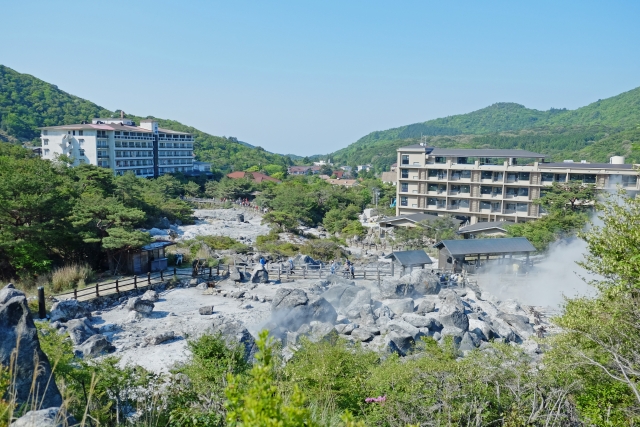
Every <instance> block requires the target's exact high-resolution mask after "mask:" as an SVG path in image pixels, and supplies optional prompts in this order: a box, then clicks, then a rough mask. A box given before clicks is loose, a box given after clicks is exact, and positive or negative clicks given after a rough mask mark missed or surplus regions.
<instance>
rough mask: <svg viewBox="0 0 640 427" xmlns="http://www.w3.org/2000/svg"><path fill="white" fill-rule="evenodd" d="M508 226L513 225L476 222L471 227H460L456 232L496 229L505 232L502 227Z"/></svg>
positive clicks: (498, 222)
mask: <svg viewBox="0 0 640 427" xmlns="http://www.w3.org/2000/svg"><path fill="white" fill-rule="evenodd" d="M510 224H514V223H513V222H510V221H489V222H478V223H475V224H473V225H467V226H466V227H461V228H460V230H458V233H471V232H474V231H484V230H492V229H496V228H497V229H499V230H502V231H506V230H505V229H504V227H505V226H507V225H510Z"/></svg>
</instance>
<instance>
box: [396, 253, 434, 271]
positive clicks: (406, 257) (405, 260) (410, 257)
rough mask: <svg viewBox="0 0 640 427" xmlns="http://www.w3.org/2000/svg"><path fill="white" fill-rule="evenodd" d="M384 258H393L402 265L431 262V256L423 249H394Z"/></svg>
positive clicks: (408, 265)
mask: <svg viewBox="0 0 640 427" xmlns="http://www.w3.org/2000/svg"><path fill="white" fill-rule="evenodd" d="M385 258H395V259H396V261H398V262H399V263H400V264H401V265H403V266H404V267H410V266H413V265H423V264H432V262H431V258H429V255H427V253H426V252H425V251H423V250H418V251H396V252H392V253H390V254H389V255H387V256H386V257H385Z"/></svg>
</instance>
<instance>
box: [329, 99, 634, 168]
mask: <svg viewBox="0 0 640 427" xmlns="http://www.w3.org/2000/svg"><path fill="white" fill-rule="evenodd" d="M639 126H640V88H636V89H633V90H631V91H628V92H625V93H622V94H620V95H617V96H614V97H611V98H608V99H604V100H598V101H596V102H594V103H592V104H589V105H587V106H585V107H582V108H579V109H577V110H567V109H555V108H552V109H550V110H548V111H539V110H534V109H529V108H526V107H524V106H522V105H520V104H515V103H497V104H493V105H491V106H489V107H486V108H482V109H480V110H477V111H474V112H471V113H468V114H460V115H456V116H450V117H444V118H440V119H435V120H429V121H426V122H424V123H414V124H411V125H407V126H401V127H398V128H393V129H388V130H385V131H376V132H372V133H370V134H368V135H366V136H364V137H362V138H360V139H359V140H358V141H356V142H355V143H353V144H351V145H349V146H348V147H346V148H343V149H341V150H338V151H336V152H335V153H333V154H331V157H332V158H333V159H335V160H336V161H338V162H343V163H348V164H362V163H372V164H373V165H374V167H375V168H376V170H378V171H381V170H385V169H388V166H389V165H390V164H391V163H394V162H395V159H396V151H395V150H396V149H397V148H398V147H401V146H404V145H410V144H415V143H417V142H419V141H420V138H421V137H425V138H426V140H427V142H428V143H429V144H430V145H434V146H438V147H457V148H518V149H526V150H531V151H538V152H541V153H543V154H547V155H549V158H550V160H555V161H561V160H564V159H574V160H581V159H586V160H589V161H592V162H605V161H608V158H609V157H610V156H611V155H624V156H627V157H628V160H629V161H635V162H637V161H640V157H639V155H638V154H639V153H638V152H637V151H636V150H634V149H633V144H634V143H637V142H638V141H640V131H639Z"/></svg>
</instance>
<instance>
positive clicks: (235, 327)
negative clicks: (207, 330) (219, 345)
mask: <svg viewBox="0 0 640 427" xmlns="http://www.w3.org/2000/svg"><path fill="white" fill-rule="evenodd" d="M211 331H212V332H213V333H214V334H217V333H219V334H220V336H222V338H224V339H225V340H226V341H227V342H229V343H240V344H241V345H242V347H243V348H244V358H245V360H246V361H250V360H253V356H254V355H255V354H256V352H257V351H258V347H257V346H256V340H255V339H254V338H253V336H252V335H251V334H250V333H249V331H248V330H247V328H245V327H244V325H243V324H242V323H241V322H237V321H231V322H227V321H226V320H225V319H224V318H223V319H218V320H216V321H214V325H213V327H212V328H211Z"/></svg>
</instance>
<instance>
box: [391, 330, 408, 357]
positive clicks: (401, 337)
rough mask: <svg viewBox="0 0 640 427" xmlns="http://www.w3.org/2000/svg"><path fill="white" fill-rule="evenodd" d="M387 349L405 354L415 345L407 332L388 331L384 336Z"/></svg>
mask: <svg viewBox="0 0 640 427" xmlns="http://www.w3.org/2000/svg"><path fill="white" fill-rule="evenodd" d="M386 343H387V350H388V351H390V352H392V353H397V354H399V355H400V356H406V355H407V354H408V353H409V352H410V351H411V350H412V349H413V347H414V346H415V340H414V339H413V337H412V336H411V335H410V334H408V333H398V332H389V334H387V336H386Z"/></svg>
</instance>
